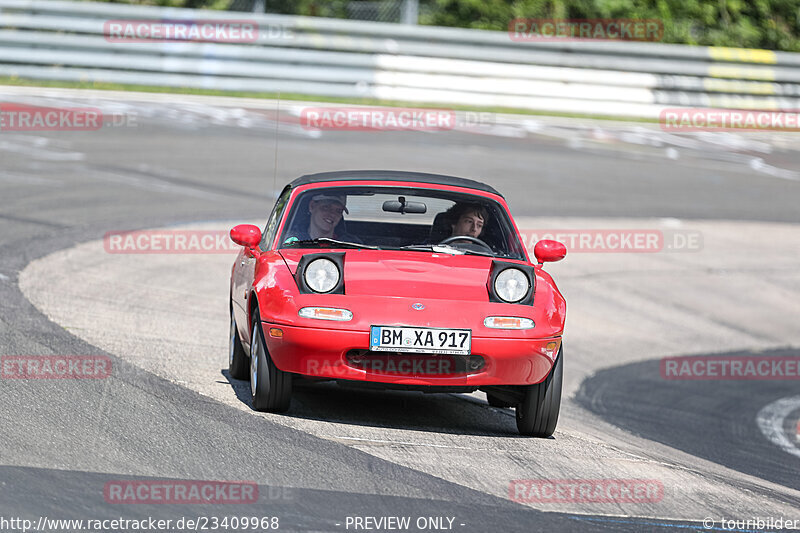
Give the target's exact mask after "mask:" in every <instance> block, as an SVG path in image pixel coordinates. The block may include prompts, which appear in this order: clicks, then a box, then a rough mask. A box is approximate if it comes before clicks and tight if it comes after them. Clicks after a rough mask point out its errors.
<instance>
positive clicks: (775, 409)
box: [756, 396, 800, 457]
mask: <svg viewBox="0 0 800 533" xmlns="http://www.w3.org/2000/svg"><path fill="white" fill-rule="evenodd" d="M797 410H800V396H790V397H788V398H781V399H780V400H776V401H774V402H772V403H771V404H768V405H767V406H765V407H764V408H763V409H761V411H759V412H758V414H757V415H756V423H757V424H758V428H759V429H760V430H761V433H763V434H764V436H765V437H766V438H767V439H769V440H770V441H771V442H772V443H773V444H775V445H776V446H778V447H779V448H781V449H782V450H783V451H785V452H787V453H790V454H792V455H796V456H797V457H800V448H798V447H797V446H796V445H795V444H794V443H792V441H791V440H789V437H788V436H787V434H786V431H785V430H784V429H783V428H784V427H785V425H784V421H785V420H786V417H787V416H789V414H791V413H792V412H795V411H797ZM796 440H797V442H800V420H798V422H797V434H796Z"/></svg>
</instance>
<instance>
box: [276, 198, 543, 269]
mask: <svg viewBox="0 0 800 533" xmlns="http://www.w3.org/2000/svg"><path fill="white" fill-rule="evenodd" d="M316 195H325V196H342V195H344V196H347V198H348V200H347V208H348V211H349V212H346V213H343V217H342V218H343V222H344V225H342V221H340V222H339V223H337V226H336V227H337V229H341V228H343V227H345V228H347V230H345V234H344V235H336V234H334V235H333V236H331V237H323V238H320V239H311V238H310V235H309V234H308V231H307V229H305V230H304V229H303V228H308V222H309V221H310V214H306V213H308V209H309V204H310V201H311V198H312V197H313V196H316ZM374 196H377V197H378V198H377V199H376V201H375V204H376V205H372V206H371V208H372V210H371V211H369V212H365V210H364V209H363V207H364V206H363V204H362V202H359V201H354V199H355V198H361V197H374ZM384 196H385V198H384ZM399 196H403V197H405V198H407V200H408V202H409V203H410V202H415V201H420V200H421V199H424V200H425V203H426V213H424V214H418V213H405V214H401V213H397V212H387V211H385V210H383V209H381V210H380V211H378V209H377V207H376V206H377V205H381V204H382V202H383V201H384V200H386V199H394V200H397V198H398V197H399ZM492 196H494V195H487V194H483V193H475V192H469V191H468V190H464V189H459V188H449V187H448V188H442V187H431V186H427V187H426V186H424V185H423V184H417V183H415V184H414V185H403V184H368V183H361V184H354V183H348V184H346V185H341V184H315V185H314V186H311V187H305V186H304V187H302V188H298V189H297V190H295V192H294V194H292V198H291V199H290V203H289V205H288V206H286V209H285V211H284V213H283V221H282V224H281V227H280V231H279V232H278V234H277V235H276V240H275V242H274V247H275V249H278V250H281V249H305V248H308V249H319V248H331V249H337V248H343V249H359V248H360V249H371V250H406V251H411V252H428V253H449V254H452V255H483V256H487V257H493V258H498V259H509V260H518V261H525V262H528V261H529V259H528V257H527V252H526V250H525V248H524V243H523V241H522V239H521V237H520V235H519V233H518V231H517V228H516V225H515V224H514V221H513V218H512V217H511V213H510V212H509V210H508V207H507V206H506V205H505V203H504V202H502V201H499V200H498V199H496V198H493V197H492ZM457 201H460V202H465V203H470V204H472V203H477V204H480V205H481V206H483V207H485V208H486V209H487V211H488V213H489V219H488V221H487V222H486V226H485V228H484V230H483V233H482V234H481V237H483V238H486V240H487V244H489V245H490V248H485V247H483V246H480V245H479V244H477V243H470V242H467V241H466V240H464V241H455V242H453V243H452V244H445V245H442V244H440V241H437V242H430V241H429V240H426V239H412V238H411V236H410V235H409V236H406V235H401V236H398V235H394V236H392V237H384V238H383V239H381V238H380V237H379V236H378V237H376V236H375V235H374V234H367V233H364V231H363V228H364V227H365V226H370V225H372V226H374V227H382V228H383V229H384V230H386V229H390V225H391V224H392V223H396V224H397V225H398V226H401V225H405V227H406V228H411V227H414V230H415V232H416V233H417V237H420V236H422V235H423V233H424V234H425V235H429V236H432V234H433V230H434V224H435V223H436V221H437V219H436V217H437V216H438V215H442V213H443V212H444V211H443V208H444V207H445V206H450V205H452V204H454V203H456V202H457ZM431 208H433V209H431ZM405 218H407V220H404V219H405ZM445 220H446V219H445V216H444V215H442V218H441V220H440V221H439V222H438V226H437V227H438V228H439V229H442V222H444V221H445ZM420 221H422V223H420ZM350 228H353V229H356V228H360V229H362V231H360V232H358V233H356V232H355V231H354V232H353V234H350V233H348V231H349V229H350ZM362 237H363V238H362ZM404 237H406V238H407V241H408V242H405V241H404V240H403V238H404ZM416 241H419V242H416Z"/></svg>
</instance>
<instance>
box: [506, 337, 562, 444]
mask: <svg viewBox="0 0 800 533" xmlns="http://www.w3.org/2000/svg"><path fill="white" fill-rule="evenodd" d="M563 354H564V349H563V347H562V348H561V349H560V350H559V351H558V356H557V357H556V362H555V364H554V365H553V368H552V369H551V370H550V373H549V374H548V375H547V377H546V378H545V379H544V381H542V382H541V383H537V384H535V385H527V386H526V387H525V396H524V398H523V399H522V401H521V402H520V403H518V404H517V429H518V430H519V432H520V434H521V435H526V436H529V437H549V436H550V435H552V434H553V432H554V431H555V430H556V424H557V423H558V412H559V409H560V408H561V383H562V381H563V373H564V372H563V361H562V359H563Z"/></svg>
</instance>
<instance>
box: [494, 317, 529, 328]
mask: <svg viewBox="0 0 800 533" xmlns="http://www.w3.org/2000/svg"><path fill="white" fill-rule="evenodd" d="M483 325H484V326H486V327H487V328H492V329H532V328H533V327H534V326H535V324H534V323H533V320H531V319H530V318H520V317H516V316H487V317H486V319H485V320H484V321H483Z"/></svg>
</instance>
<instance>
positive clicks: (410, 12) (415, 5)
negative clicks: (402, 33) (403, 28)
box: [402, 0, 419, 24]
mask: <svg viewBox="0 0 800 533" xmlns="http://www.w3.org/2000/svg"><path fill="white" fill-rule="evenodd" d="M418 21H419V0H403V17H402V23H403V24H418Z"/></svg>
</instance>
